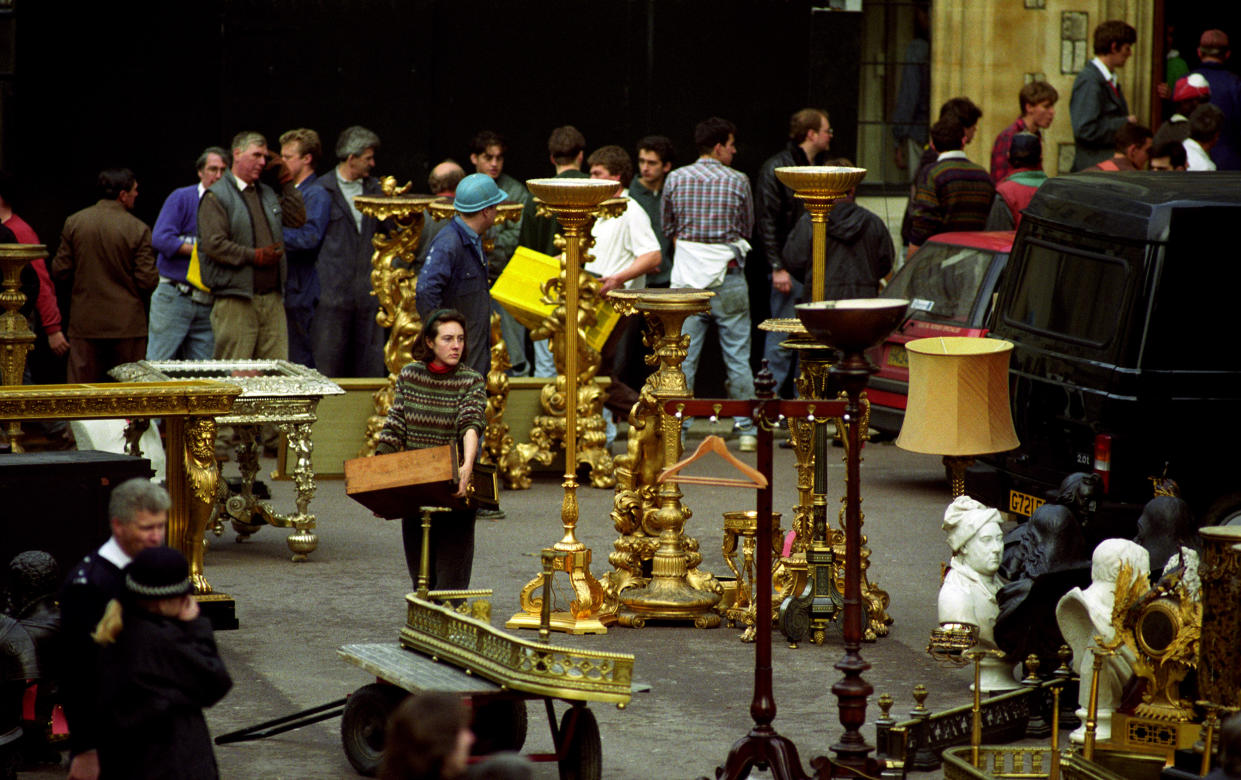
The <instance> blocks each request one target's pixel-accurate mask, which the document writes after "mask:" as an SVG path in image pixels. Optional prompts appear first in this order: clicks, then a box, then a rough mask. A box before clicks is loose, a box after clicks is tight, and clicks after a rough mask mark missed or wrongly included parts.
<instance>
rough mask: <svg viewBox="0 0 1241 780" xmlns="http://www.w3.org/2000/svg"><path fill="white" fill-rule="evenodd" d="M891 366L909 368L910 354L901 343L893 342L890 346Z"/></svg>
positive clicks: (889, 361) (889, 363)
mask: <svg viewBox="0 0 1241 780" xmlns="http://www.w3.org/2000/svg"><path fill="white" fill-rule="evenodd" d="M887 363H888V365H889V366H899V367H900V368H909V355H908V354H906V352H905V348H904V347H903V346H901V345H900V344H893V345H892V346H890V347H888V360H887Z"/></svg>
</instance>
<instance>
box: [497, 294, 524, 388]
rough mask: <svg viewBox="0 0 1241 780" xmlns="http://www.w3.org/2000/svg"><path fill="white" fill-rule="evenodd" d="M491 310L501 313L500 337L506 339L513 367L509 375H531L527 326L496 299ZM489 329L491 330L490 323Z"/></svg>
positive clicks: (509, 358)
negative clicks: (527, 346)
mask: <svg viewBox="0 0 1241 780" xmlns="http://www.w3.org/2000/svg"><path fill="white" fill-rule="evenodd" d="M491 310H492V311H494V312H499V313H500V338H502V339H504V348H505V349H506V350H508V362H509V365H510V366H511V367H512V368H511V369H510V371H509V372H508V374H509V376H530V365H529V364H528V363H527V362H526V326H525V325H522V324H521V323H520V322H518V321H517V320H516V318H514V317H513V315H511V314H509V313H508V309H506V308H504V307H503V306H501V305H500V304H498V303H496V302H495V301H494V300H493V301H492V302H491ZM487 331H488V332H490V331H491V326H490V325H488V327H487Z"/></svg>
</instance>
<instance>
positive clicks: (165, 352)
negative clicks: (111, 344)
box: [146, 146, 232, 360]
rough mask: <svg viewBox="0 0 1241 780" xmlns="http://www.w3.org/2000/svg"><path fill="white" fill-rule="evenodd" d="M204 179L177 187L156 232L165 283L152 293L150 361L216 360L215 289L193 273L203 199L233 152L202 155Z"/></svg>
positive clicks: (208, 151) (154, 240)
mask: <svg viewBox="0 0 1241 780" xmlns="http://www.w3.org/2000/svg"><path fill="white" fill-rule="evenodd" d="M197 165H198V183H197V184H191V185H190V186H188V187H181V188H179V189H175V190H173V191H172V194H171V195H169V196H168V200H166V201H164V205H163V208H161V209H160V210H159V217H158V218H157V219H156V220H155V228H154V230H152V231H151V245H152V246H153V247H155V251H156V253H157V257H156V260H155V266H156V268H157V270H158V271H159V284H158V285H157V286H156V288H155V292H154V293H152V294H151V314H150V317H149V318H148V323H149V324H148V326H147V355H146V358H147V360H210V359H211V355H212V351H213V350H214V347H215V338H214V337H213V336H212V334H211V301H212V299H211V292H210V291H209V290H208V289H207V288H206V286H204V285H203V283H202V279H201V278H200V277H199V276H197V275H196V274H191V273H190V258H191V257H192V256H193V254H194V252H195V245H196V243H197V240H198V238H197V237H198V230H197V228H198V201H199V199H200V198H201V197H202V196H203V193H204V192H206V190H207V188H208V187H210V186H211V185H212V184H215V183H216V181H218V180H219V178H220V177H221V176H223V175H224V172H225V171H227V170H228V168H229V166H230V165H232V156H231V155H230V154H229V153H228V151H227V150H225V149H222V148H220V147H218V146H209V147H207V148H206V149H205V150H203V153H202V154H200V155H199V156H198V163H197Z"/></svg>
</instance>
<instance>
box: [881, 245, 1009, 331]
mask: <svg viewBox="0 0 1241 780" xmlns="http://www.w3.org/2000/svg"><path fill="white" fill-rule="evenodd" d="M994 256H995V253H994V252H993V251H991V250H988V249H972V248H970V247H963V246H951V245H948V244H936V243H934V242H931V243H928V244H926V245H924V246H923V247H922V248H921V249H919V250H918V253H917V254H915V255H914V257H913V259H912V260H910V261H909V262H908V263H906V264H905V266H904V267H902V268H901V269H900V270H899V271H897V273H896V275H894V276H893V277H892V282H891V283H890V284H889V285H888V286H887V287H885V288H884V290H883V297H884V298H907V299H909V301H911V303H912V306H911V307H910V308H911V309H914V310H918V311H921V312H922V314H920V315H919V319H928V320H942V321H944V322H958V323H961V324H963V325H968V324H969V318H970V311H971V310H972V309H973V308H974V301H975V300H977V298H978V289H979V288H980V287H982V283H983V280H984V279H985V278H986V276H987V268H988V267H990V265H991V261H992V259H993V258H994Z"/></svg>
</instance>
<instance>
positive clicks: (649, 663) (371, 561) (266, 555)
mask: <svg viewBox="0 0 1241 780" xmlns="http://www.w3.org/2000/svg"><path fill="white" fill-rule="evenodd" d="M700 432H701V427H700V428H696V430H695V433H696V434H697V433H700ZM695 445H696V439H695V438H694V437H691V439H690V446H695ZM618 448H619V445H618ZM831 453H832V456H833V458H832V462H831V463H830V464H829V480H830V490H831V493H832V494H833V495H840V494H843V489H844V465H843V462H842V461H841V460H840V456H841V455H842V454H843V450H841V449H833V450H832V451H831ZM864 456H865V461H864V463H863V465H862V495H863V498H864V503H863V511H864V513H865V532H866V534H867V535H868V537H869V543H870V547H871V549H872V556H871V570H870V571H871V575H872V580H873V581H875V582H877V583H878V584H879V585H880V586H881V587H883V588H884V589H886V590H887V591H888V592H889V593H890V594H891V597H892V605H891V608H890V613H891V615H892V617H893V618H894V619H895V623H894V624H893V626H892V630H891V634H890V635H889V636H888V637H886V638H883V639H880V640H879V641H878V642H875V643H873V644H867V645H864V646H863V649H862V654H863V657H864V658H865V659H866V660H867V661H869V662H870V663H871V664H872V665H873V668H872V669H871V670H870V671H869V672H867V673H866V675H865V676H866V679H867V680H868V681H869V682H870V683H871V684H872V685H873V686H874V688H875V697H872V703H871V706H870V707H869V709H868V710H867V717H868V720H871V721H873V719H874V718H875V717H877V716H878V714H879V711H878V707H877V706H876V705H875V704H874V703H873V702H874V698H877V696H878V694H879V693H884V692H886V693H890V694H892V695H893V696H894V697H895V698H896V701H897V704H896V707H895V708H894V715H898V716H901V717H904V715H905V714H906V713H907V712H908V710H909V709H910V708H911V707H912V706H913V700H912V696H911V693H910V691H911V690H912V688H913V686H914V685H915V684H917V683H924V684H926V685H927V686H928V688H930V690H931V695H930V699H929V700H928V704H929V705H930V706H932V707H933V708H934V709H942V708H944V707H949V706H955V705H958V704H962V703H965V702H966V701H967V700H968V696H969V691H968V683H969V680H968V679H967V678H968V672H966V671H964V670H945V669H942V668H940V667H938V666H937V665H935V664H934V663H933V662H932V660H931V659H930V657H929V656H928V655H927V654H926V652H925V646H926V642H927V638H928V636H929V632H930V630H931V628H932V627H933V626H934V624H935V597H936V591H937V588H938V578H939V571H940V564H941V562H942V561H944V560H946V558H947V547H946V545H945V543H944V539H943V535H942V533H941V532H940V530H939V520H940V517H941V516H942V512H943V508H944V506H945V504H946V503H947V502H948V499H949V493H948V487H947V484H946V483H945V481H944V472H943V467H942V465H941V464H940V461H939V459H938V458H935V457H932V456H924V455H916V454H912V453H908V452H904V451H902V450H900V449H898V448H896V447H895V446H893V445H891V444H882V443H881V444H871V445H868V446H867V447H866V449H865V451H864ZM741 457H742V458H743V459H745V460H746V461H747V462H749V463H753V455H742V456H741ZM265 465H266V466H267V470H270V468H271V467H272V465H273V464H272V463H271V462H265ZM235 470H236V466H235V464H226V472H225V473H226V474H227V475H231V474H234V473H235ZM270 484H271V486H272V491H273V494H274V502H275V504H276V505H277V508H280V509H287V508H288V507H291V505H292V494H293V491H292V486H291V484H290V483H288V482H273V483H270ZM775 489H776V501H775V503H776V509H777V511H783V512H785V513H786V515H785V519H784V526H785V527H787V525H788V512H789V510H790V507H791V506H792V504H793V502H794V500H795V491H794V477H793V457H792V453H791V452H790V451H789V450H777V452H776V470H775ZM685 491H686V497H685V503H686V504H687V505H688V506H690V507H691V508H692V509H693V512H694V515H693V518H692V519H691V520H690V522H689V525H688V530H689V532H690V533H692V534H694V535H696V536H697V537H698V538H699V539H700V540H701V542H702V549H703V552H704V554H705V556H706V567H707V568H708V569H709V570H711V571H713V572H715V573H717V574H720V573H727V567H726V566H725V564H724V563H723V558H722V555H721V552H720V539H721V530H720V529H721V515H722V513H723V512H724V511H727V510H732V509H750V508H753V506H754V496H753V494H752V493H751V492H749V491H744V490H730V489H720V488H703V487H695V486H686V488H685ZM561 495H562V491H561V488H560V486H559V479H558V478H557V477H556V475H554V474H546V475H544V476H543V477H541V478H539V479H538V480H537V481H536V484H535V486H534V487H533V489H531V490H527V491H516V492H505V493H504V494H503V506H504V509H505V510H506V511H507V514H508V517H507V519H505V520H502V521H499V522H494V523H492V522H479V525H478V531H477V535H478V540H477V554H476V564H475V569H474V582H473V584H474V586H475V587H490V588H493V589H494V590H495V594H494V598H493V622H495V623H496V624H502V622H503V621H504V620H505V619H506V618H507V617H508V616H509V615H511V614H513V613H514V612H515V611H516V609H517V606H518V591H519V589H520V588H521V586H522V585H523V584H524V583H525V582H527V581H528V580H529V579H530V578H531V577H533V576H534V575H535V574H537V573H538V571H539V563H538V557H537V553H538V550H539V549H540V548H541V547H544V546H547V545H550V544H551V543H553V542H555V541H556V540H557V539H559V537H560V526H559V506H560V497H561ZM611 499H612V491H610V490H595V489H591V488H583V489H582V490H581V491H580V503H581V516H582V521H581V523H580V525H579V536H580V538H581V539H582V540H583V541H584V542H585V543H586V544H587V545H588V546H590V547H591V549H592V550H593V551H594V556H595V566H594V572H595V573H596V574H597V575H599V574H602V573H603V572H604V571H605V570H606V567H607V563H606V559H607V554H608V552H610V551H611V546H612V541H613V540H614V539H615V537H616V533H615V531H614V529H613V528H612V526H611V522H610V521H609V520H608V512H609V511H610V509H611ZM835 506H836V504H835V501H834V500H829V507H833V510H832V511H831V514H832V515H834V513H835V512H834V507H835ZM312 509H313V510H314V511H315V512H316V513H317V514H318V523H319V524H318V533H319V536H320V544H319V549H318V550H317V551H316V552H315V553H314V554H313V555H312V556H311V559H310V561H309V562H307V563H301V564H294V563H291V562H290V561H289V557H288V551H287V548H286V546H285V541H284V536H285V535H286V532H285V531H283V530H280V529H271V528H266V529H263V530H262V531H260V532H259V533H258V534H257V535H256V536H254V537H252V538H251V539H250V540H248V541H246V542H245V543H244V544H237V543H235V542H234V541H233V533H232V532H231V530H230V531H229V532H227V533H226V534H225V535H224V537H222V538H218V539H215V538H213V539H211V541H210V551H209V553H208V556H207V575H208V579H209V580H210V582H211V583H212V584H213V585H214V586H215V588H216V589H217V590H220V591H224V592H227V593H229V594H231V595H232V596H234V597H235V598H236V600H237V614H238V617H239V619H240V621H241V628H240V629H239V630H236V631H229V632H221V633H219V634H217V639H218V642H219V645H220V649H221V652H222V653H223V655H224V658H225V660H226V661H227V663H228V666H229V669H230V671H231V673H232V676H233V680H234V688H233V691H232V692H231V693H230V694H229V695H228V696H227V697H226V698H225V699H224V700H223V701H222V702H221V703H220V704H218V705H217V706H216V707H214V708H213V709H212V710H210V711H209V713H208V720H209V722H210V726H211V729H212V732H213V733H214V734H221V733H224V732H226V731H231V730H234V729H237V728H241V727H243V726H247V725H251V724H254V723H257V722H259V721H263V720H266V719H269V718H274V717H278V716H281V715H285V714H288V713H291V712H294V711H296V710H300V709H304V708H308V707H311V706H314V705H318V704H323V703H325V702H328V701H331V700H333V699H337V698H340V697H342V696H345V695H346V694H348V693H350V692H352V691H353V690H355V689H357V688H358V687H360V686H362V685H365V684H367V683H368V682H372V681H373V680H371V679H370V678H369V677H368V676H367V675H366V674H365V673H364V672H362V671H360V670H358V669H356V668H354V667H353V666H350V665H348V664H346V663H344V662H343V661H341V660H340V659H339V658H338V657H337V655H336V649H337V648H338V647H339V646H340V645H343V644H346V643H353V642H394V641H395V640H396V637H397V632H398V630H399V629H400V627H401V625H402V623H403V620H404V602H403V596H404V594H405V593H406V592H407V591H408V590H410V585H409V582H408V578H407V576H406V573H405V563H404V559H403V556H402V553H401V543H400V529H399V527H398V526H397V525H396V524H395V523H393V522H387V521H383V520H379V519H377V518H375V517H374V516H372V515H371V514H370V513H369V512H368V511H366V510H365V509H363V508H362V507H360V506H359V505H357V504H355V503H353V502H352V501H351V500H349V499H348V498H347V497H346V496H345V494H344V484H343V482H340V481H324V482H321V483H320V484H319V489H318V494H317V495H316V497H315V500H314V502H313V504H312ZM561 585H562V595H563V583H561ZM563 597H564V598H566V599H567V598H568V597H567V596H563ZM737 635H738V632H737V631H736V630H734V629H730V628H720V629H715V630H699V629H694V628H692V627H690V626H675V625H663V626H660V625H652V626H648V627H647V628H645V629H641V630H635V629H625V628H619V627H617V628H613V629H612V630H611V631H610V632H609V633H608V634H607V635H605V636H586V637H567V636H563V635H557V636H555V637H554V641H556V642H561V643H564V644H569V645H578V646H582V647H589V648H593V649H600V650H609V651H617V652H626V653H633V654H634V655H635V656H636V662H635V677H636V678H637V679H638V680H640V681H642V682H645V683H648V684H649V685H650V686H651V690H650V692H648V693H642V694H638V695H636V696H635V697H634V699H633V702H632V703H631V705H630V706H629V707H627V708H626V709H624V710H618V709H616V708H615V707H611V706H595V707H594V708H593V709H594V711H595V713H596V715H597V717H598V720H599V724H600V729H601V732H602V739H603V751H604V755H603V760H604V777H606V778H621V779H628V778H635V779H636V778H653V777H658V778H697V777H700V776H714V771H715V768H716V766H718V765H719V764H721V763H722V762H723V760H724V758H725V757H726V755H727V754H728V750H729V747H730V745H731V744H732V743H733V742H734V741H735V740H736V739H738V738H740V737H741V736H743V735H744V734H745V733H746V731H747V730H748V728H749V726H750V725H751V719H750V715H749V705H750V697H751V691H752V679H753V672H752V669H753V666H752V665H753V654H754V646H753V645H750V644H743V643H741V642H739V641H738V639H737ZM528 636H530V637H531V638H533V636H534V634H533V632H530V633H529V634H528ZM841 654H842V650H841V645H840V635H839V630H838V629H836V630H834V631H832V632H830V633H829V637H828V641H827V644H826V645H824V646H821V647H815V646H812V645H809V644H805V645H803V646H801V647H800V648H798V649H790V648H788V647H787V646H786V644H785V643H784V642H783V641H782V637H780V635H779V634H778V632H777V634H776V640H775V643H774V647H773V655H774V668H775V671H774V676H775V695H776V702H777V704H778V707H779V714H778V716H777V719H776V722H775V727H776V728H777V729H778V730H779V731H780V733H782V734H783V735H785V736H787V737H789V738H791V739H792V740H793V741H794V742H795V743H796V744H797V746H798V748H799V750H800V752H801V757H802V762H803V764H804V765H806V766H807V767H808V765H809V760H810V759H811V758H812V757H814V756H818V755H823V754H825V753H827V752H828V751H827V747H828V745H830V744H831V743H833V742H834V741H835V740H836V738H837V737H838V736H839V735H840V732H841V727H840V725H839V722H838V719H837V709H836V699H835V697H834V696H833V695H832V694H831V692H830V687H831V685H832V683H833V682H835V681H836V680H837V679H839V677H840V673H839V672H837V671H836V670H835V669H833V668H832V664H834V663H835V662H836V661H837V660H839V659H840V657H841ZM530 722H531V729H530V737H529V739H528V741H527V750H537V751H545V750H550V749H551V740H550V737H549V735H548V730H547V728H546V725H545V724H546V719H545V716H544V715H543V713H542V710H541V708H538V709H535V708H533V707H532V708H531V709H530ZM866 733H867V734H869V735H873V728H872V727H869V726H868V728H867V731H866ZM216 755H217V757H218V759H219V762H220V766H221V770H222V774H223V776H224V777H225V778H304V779H306V780H309V779H311V778H348V777H354V776H355V775H354V774H353V771H352V768H351V767H350V766H349V764H348V762H347V761H346V759H345V756H344V753H343V752H342V750H341V746H340V738H339V719H335V720H330V721H327V722H324V723H321V724H317V725H313V726H310V727H307V728H305V729H302V730H299V731H294V732H290V733H287V734H283V735H280V736H277V737H274V738H270V739H267V740H264V741H261V742H253V743H245V744H238V745H229V746H222V747H217V748H216ZM23 776H24V777H32V778H33V777H58V776H63V775H62V773H61V772H60V771H52V770H50V769H49V770H47V771H44V772H38V773H28V774H26V775H23ZM536 776H537V777H539V778H554V777H556V776H557V774H556V771H555V768H554V766H552V765H545V766H542V767H539V769H538V772H537V775H536ZM755 776H756V777H761V776H764V775H762V774H761V773H755ZM932 776H935V775H933V774H927V775H920V777H932Z"/></svg>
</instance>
